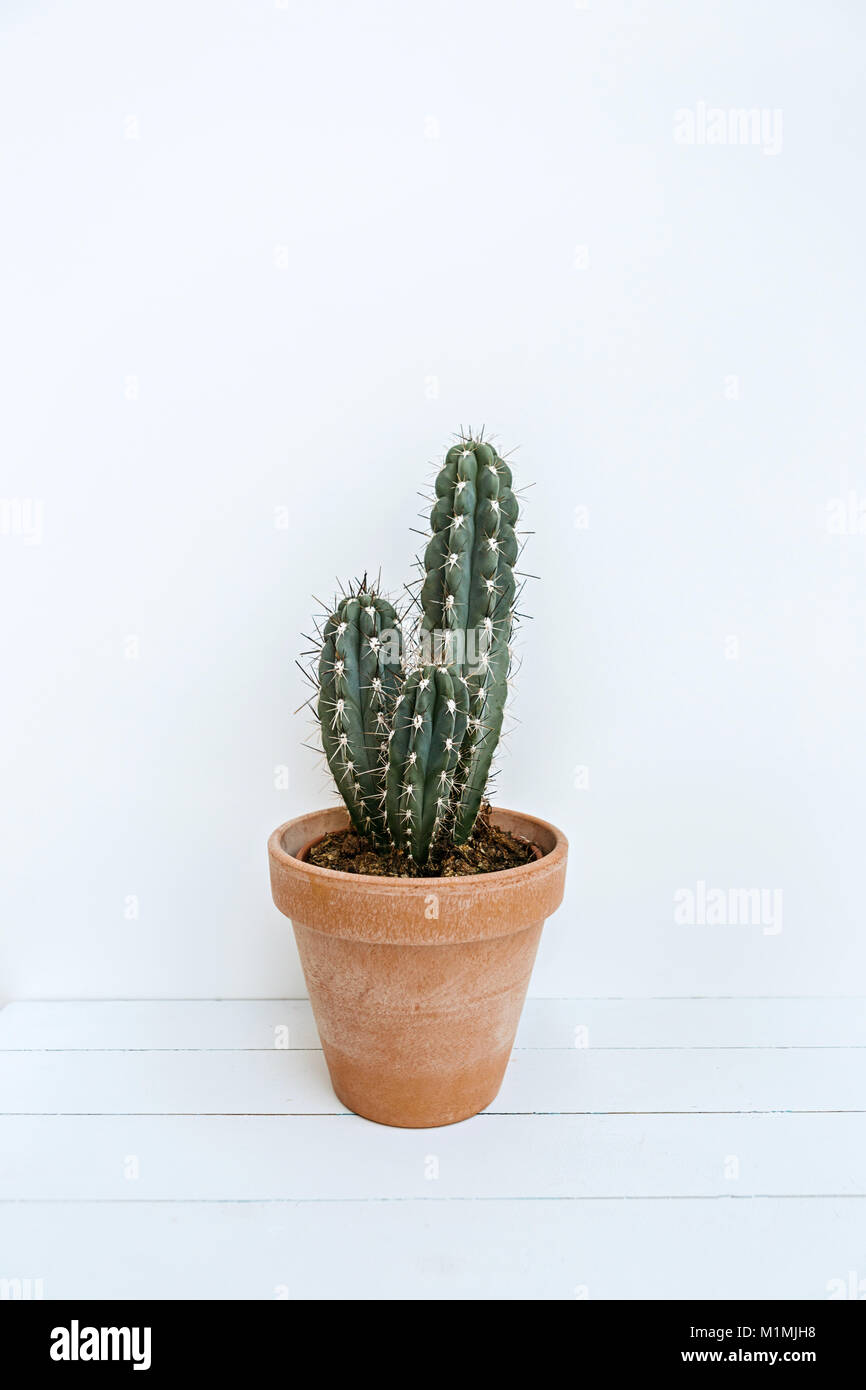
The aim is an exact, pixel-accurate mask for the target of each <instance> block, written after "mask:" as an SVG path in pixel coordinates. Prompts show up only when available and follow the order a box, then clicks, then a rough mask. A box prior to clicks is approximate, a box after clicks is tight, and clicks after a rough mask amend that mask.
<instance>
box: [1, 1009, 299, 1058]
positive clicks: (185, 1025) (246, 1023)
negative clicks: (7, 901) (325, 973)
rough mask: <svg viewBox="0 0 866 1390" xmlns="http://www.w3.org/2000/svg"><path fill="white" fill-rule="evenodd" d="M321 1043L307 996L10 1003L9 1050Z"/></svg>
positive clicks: (6, 1017) (5, 1036)
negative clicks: (291, 997) (287, 997)
mask: <svg viewBox="0 0 866 1390" xmlns="http://www.w3.org/2000/svg"><path fill="white" fill-rule="evenodd" d="M277 1044H279V1046H280V1047H285V1046H288V1047H289V1048H291V1049H294V1048H304V1049H305V1048H309V1047H318V1046H319V1035H318V1033H317V1032H316V1025H315V1023H314V1021H313V1011H312V1009H311V1008H310V1004H309V1001H308V1000H306V999H273V1000H270V999H219V1000H200V999H195V1000H190V999H186V1000H183V999H180V1000H178V999H174V1000H150V999H146V1000H132V1001H130V1000H76V1001H72V1002H68V1003H67V1002H63V1003H55V1002H51V1003H33V1004H31V1003H20V1004H9V1005H7V1007H6V1008H5V1009H4V1010H3V1011H2V1013H0V1051H3V1050H4V1049H19V1048H32V1049H36V1050H38V1049H50V1050H57V1049H63V1050H78V1049H85V1050H88V1049H97V1050H98V1049H103V1048H105V1049H119V1050H122V1049H127V1048H128V1049H135V1050H139V1049H145V1050H146V1049H166V1050H169V1051H172V1050H193V1051H194V1050H201V1051H208V1050H213V1049H216V1050H219V1051H224V1050H226V1049H235V1048H236V1049H239V1050H243V1049H254V1050H259V1049H270V1048H273V1047H275V1046H276V1045H277Z"/></svg>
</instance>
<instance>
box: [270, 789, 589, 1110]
mask: <svg viewBox="0 0 866 1390" xmlns="http://www.w3.org/2000/svg"><path fill="white" fill-rule="evenodd" d="M493 819H494V821H495V822H496V824H497V825H500V826H502V827H503V829H505V830H510V831H512V832H513V833H514V834H516V835H521V836H522V837H523V838H524V839H526V840H529V841H531V842H532V844H534V845H536V846H538V848H539V849H540V851H541V856H540V857H539V858H538V859H536V860H535V861H534V862H533V863H530V864H524V865H521V866H520V867H518V868H515V869H504V870H501V871H499V872H497V873H492V874H472V875H466V876H464V877H460V878H384V877H383V878H377V877H375V876H374V875H371V874H346V873H340V872H337V871H336V870H334V869H322V868H318V867H317V866H316V865H314V864H308V863H306V862H305V861H304V858H303V856H304V855H305V854H306V853H307V851H308V850H309V848H310V846H311V845H312V844H313V843H315V841H316V840H319V839H321V837H322V836H323V835H326V834H328V832H329V831H332V830H340V829H342V828H343V827H344V826H346V825H348V817H347V815H346V813H345V811H343V810H342V809H341V808H335V809H333V810H328V811H314V812H313V813H312V814H311V815H308V816H300V817H298V818H297V819H296V820H291V821H287V822H286V824H285V825H281V826H280V828H279V829H278V830H275V831H274V833H273V835H272V836H271V838H270V840H269V841H268V852H269V856H270V868H271V889H272V892H273V897H274V902H275V903H276V905H277V907H278V908H279V909H280V911H281V912H283V913H285V915H286V916H287V917H290V918H291V921H292V926H293V927H294V931H295V940H296V941H297V943H298V951H299V953H300V957H301V964H302V966H303V969H304V975H305V977H306V981H307V989H308V992H309V995H310V1001H311V1003H312V1006H313V1013H314V1015H315V1018H316V1026H317V1027H318V1030H319V1037H320V1038H321V1040H322V1048H323V1049H324V1053H325V1060H326V1062H327V1064H328V1070H329V1072H330V1074H331V1083H332V1085H333V1087H334V1090H335V1092H336V1093H337V1096H338V1098H339V1099H340V1100H341V1101H342V1102H343V1104H344V1105H345V1106H347V1107H348V1109H349V1110H354V1111H355V1113H356V1114H358V1115H363V1116H365V1117H366V1118H367V1119H368V1120H376V1121H377V1122H378V1123H379V1124H385V1125H399V1126H403V1127H406V1128H409V1129H424V1128H428V1127H431V1126H434V1125H449V1124H454V1123H455V1122H456V1121H457V1120H465V1119H467V1118H468V1117H469V1116H470V1115H475V1114H477V1112H478V1111H479V1110H483V1109H484V1107H485V1106H486V1105H489V1104H490V1103H491V1101H492V1100H494V1098H495V1097H496V1094H497V1092H498V1090H499V1087H500V1086H501V1084H502V1078H503V1075H504V1074H505V1068H506V1065H507V1063H508V1058H509V1056H510V1054H511V1049H512V1047H513V1045H514V1035H515V1033H516V1031H517V1023H518V1020H519V1018H520V1011H521V1009H522V1007H523V1000H524V998H525V996H526V989H527V986H528V984H529V977H530V974H531V972H532V966H533V962H534V960H535V952H536V949H537V947H538V941H539V938H540V936H541V928H542V927H543V925H544V922H545V919H546V918H547V917H549V916H550V914H551V913H552V912H554V911H555V910H556V908H557V907H558V906H559V904H560V902H561V901H562V894H563V888H564V884H565V866H566V858H567V855H568V842H567V840H566V839H565V836H564V835H563V834H562V832H561V831H559V830H557V829H556V828H555V827H554V826H552V825H548V824H547V822H546V821H543V820H537V819H536V818H535V817H534V816H525V815H520V814H519V813H518V812H516V811H505V810H496V811H494V813H493Z"/></svg>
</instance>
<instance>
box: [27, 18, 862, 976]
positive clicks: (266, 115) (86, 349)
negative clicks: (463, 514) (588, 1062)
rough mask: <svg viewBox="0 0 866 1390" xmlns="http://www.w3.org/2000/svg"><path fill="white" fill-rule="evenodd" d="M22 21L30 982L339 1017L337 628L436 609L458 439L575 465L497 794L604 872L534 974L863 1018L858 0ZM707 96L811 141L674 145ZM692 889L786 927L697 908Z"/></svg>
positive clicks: (572, 891) (559, 499)
mask: <svg viewBox="0 0 866 1390" xmlns="http://www.w3.org/2000/svg"><path fill="white" fill-rule="evenodd" d="M4 17H5V35H4V41H3V46H2V56H0V124H2V131H3V138H2V143H0V179H2V189H3V206H4V211H3V216H2V221H0V274H2V281H3V283H2V299H3V305H4V310H3V320H4V328H3V335H2V336H3V360H2V363H0V384H2V396H3V400H2V409H0V431H2V438H0V457H2V484H0V488H2V497H3V499H5V500H6V501H7V502H8V501H14V500H20V499H31V500H32V501H33V502H36V503H40V504H41V507H42V516H43V531H42V535H41V538H40V537H37V539H38V540H39V542H40V543H37V544H31V543H30V538H28V536H27V535H22V534H20V527H19V528H18V529H17V530H16V526H15V524H14V518H13V519H12V520H10V521H9V523H8V524H7V525H6V526H5V528H4V529H5V531H6V532H7V533H8V534H3V535H0V565H2V580H0V582H2V593H3V596H4V602H3V608H2V642H3V654H4V676H3V681H2V689H0V735H2V787H3V796H2V825H0V847H2V859H3V898H4V903H3V912H2V922H0V933H2V935H0V948H2V954H0V1001H2V1000H3V999H9V998H27V997H88V996H89V997H100V996H105V997H170V996H177V997H195V996H202V997H214V996H251V997H252V996H268V997H276V996H282V995H287V994H288V995H292V994H299V993H302V992H303V981H302V977H301V974H300V970H299V967H298V964H297V959H296V956H295V952H294V946H293V944H292V943H291V937H290V933H289V930H288V927H287V924H286V923H285V922H284V920H283V919H282V918H281V917H280V916H279V915H278V914H277V912H276V909H274V908H273V906H272V904H271V902H270V895H269V887H268V877H267V862H266V853H265V842H266V838H267V834H268V832H269V831H270V830H271V829H272V828H273V827H274V826H275V825H276V824H278V823H279V822H280V821H283V820H285V819H287V818H288V817H290V816H292V815H295V814H297V813H300V812H302V811H305V810H309V809H312V808H314V807H316V806H319V805H322V804H325V803H326V802H327V800H328V796H329V793H328V791H327V788H326V782H325V779H324V777H323V775H322V773H321V772H320V771H319V770H318V768H317V765H316V762H315V759H314V758H313V755H312V754H311V753H308V752H307V751H306V750H305V749H304V748H302V747H301V740H302V739H303V738H305V737H306V736H307V733H308V730H307V728H306V726H305V725H304V723H303V720H302V719H301V718H300V717H298V718H293V716H292V710H293V709H294V708H295V707H296V706H297V705H298V704H299V703H300V702H301V700H302V698H303V687H302V684H301V681H300V677H299V676H298V675H297V673H296V670H295V668H294V666H293V661H294V658H295V656H296V654H297V652H298V651H299V650H300V648H301V647H302V646H303V645H304V644H303V642H302V640H301V639H300V637H299V632H300V631H301V630H302V629H308V628H309V615H310V612H311V610H312V608H313V603H312V600H311V597H310V595H311V593H313V592H315V593H318V594H320V595H321V594H323V593H327V592H328V591H329V589H331V590H332V588H333V582H334V577H335V576H336V575H340V576H343V577H345V576H349V575H352V574H353V573H356V572H358V571H359V570H362V569H363V568H364V566H370V567H372V568H378V566H379V565H380V564H381V565H382V567H383V571H384V575H385V578H386V580H387V581H388V582H389V583H390V585H391V586H392V587H394V588H395V589H396V588H398V587H399V586H400V584H401V583H402V582H403V580H404V579H405V578H407V577H409V559H410V556H411V553H412V550H413V548H414V545H415V543H418V542H419V540H420V538H419V537H415V536H412V535H411V534H410V532H409V527H410V526H412V525H417V524H420V523H419V522H418V521H417V518H416V516H415V511H416V507H417V505H418V499H417V497H416V489H417V488H418V487H419V486H421V485H423V483H424V482H425V481H426V480H427V478H428V476H429V463H430V461H431V460H433V459H435V458H436V457H437V455H441V451H442V450H443V449H444V448H445V447H446V446H447V444H448V442H449V436H450V435H451V433H452V432H453V431H454V430H456V429H457V427H458V425H459V424H460V423H461V422H463V423H470V422H471V423H473V424H476V425H477V424H480V423H481V422H485V423H486V424H487V426H488V429H490V430H492V431H494V433H495V434H496V435H497V437H498V441H499V443H500V447H501V448H503V449H508V448H510V447H513V446H516V445H519V446H520V449H519V452H518V454H517V455H516V459H515V470H516V476H517V485H518V486H522V485H524V484H527V483H530V482H532V483H534V484H535V486H534V487H533V488H532V490H531V491H530V492H529V494H528V496H527V502H528V503H529V504H530V505H529V506H528V507H527V513H526V517H527V521H526V524H527V525H528V526H529V527H530V528H531V529H532V530H533V531H534V532H535V533H536V534H535V535H534V536H533V537H532V539H531V543H530V546H529V549H528V550H527V553H526V556H525V559H526V567H527V568H528V569H530V570H532V571H533V572H535V573H537V574H539V575H540V576H541V578H540V580H539V581H538V582H535V583H533V584H532V585H531V586H530V591H529V593H528V595H527V604H526V606H527V607H528V608H529V610H530V611H531V612H532V613H533V614H534V621H533V622H532V623H531V624H527V625H526V629H525V631H524V646H523V654H524V666H523V671H522V674H521V679H520V685H519V689H518V692H517V698H516V701H515V706H514V712H515V714H516V716H517V717H518V718H519V719H520V721H521V722H520V723H519V724H518V725H517V726H516V728H515V730H514V732H513V733H512V735H511V737H510V739H509V744H508V749H507V755H506V757H505V759H504V760H503V763H502V775H501V779H500V784H499V791H498V799H499V800H500V802H501V803H502V804H504V805H510V806H515V807H519V808H522V809H525V810H527V811H531V812H535V813H538V814H541V815H543V816H545V817H547V818H548V819H551V820H553V821H554V822H556V823H557V824H559V825H560V826H562V828H563V829H564V830H565V831H566V833H567V834H568V835H569V837H570V839H571V844H572V860H571V869H570V884H569V893H568V898H567V902H566V905H565V906H564V908H563V909H562V910H561V912H560V913H559V914H558V916H557V917H556V918H555V919H554V920H553V921H552V922H551V923H550V924H549V926H548V928H547V931H546V934H545V937H544V941H543V944H542V947H541V952H540V956H539V960H538V965H537V968H536V972H535V976H534V979H533V990H534V992H535V993H536V994H542V995H565V994H581V995H592V994H598V995H602V994H604V995H679V994H686V995H691V994H713V995H725V994H747V995H764V994H798V993H810V994H821V993H827V994H833V993H856V992H857V991H858V989H859V990H860V991H862V987H863V972H864V964H866V945H864V931H863V925H864V924H863V920H862V919H863V912H862V901H863V895H862V872H863V821H864V802H866V790H864V789H866V780H864V773H866V741H864V737H863V712H864V696H866V680H864V674H866V672H864V619H866V606H864V600H866V584H864V552H866V535H864V534H863V533H862V532H860V531H859V530H858V529H857V524H856V516H855V525H854V526H853V527H852V526H851V525H850V524H849V533H848V534H836V533H835V532H834V531H833V529H832V524H833V523H832V518H833V517H834V516H835V512H834V510H833V499H835V498H840V497H845V498H847V497H848V494H849V493H850V492H853V493H854V498H853V507H854V509H855V510H856V508H857V507H858V506H862V505H864V503H866V465H864V457H863V454H864V416H863V397H862V382H863V376H864V335H863V302H862V279H863V264H862V256H863V244H864V217H863V194H862V189H863V174H864V162H863V145H864V120H863V117H864V111H863V104H864V103H863V96H862V65H863V57H864V16H863V12H862V10H861V8H860V7H859V6H858V5H857V4H855V3H853V0H852V3H849V4H844V3H836V4H825V5H821V6H816V5H813V4H805V3H781V0H778V2H777V3H768V4H763V5H761V6H760V7H756V6H755V5H754V4H752V3H748V0H740V3H728V4H726V5H724V6H719V5H718V4H717V3H715V0H712V2H711V0H700V2H698V0H680V2H679V3H666V4H663V3H656V4H653V3H637V2H635V3H624V0H623V2H622V3H611V4H604V3H602V0H590V8H588V9H586V8H584V7H581V6H579V5H578V6H576V5H575V4H574V3H569V2H568V0H556V2H555V3H554V2H553V0H541V2H536V3H533V4H529V3H504V0H496V3H494V0H469V3H467V2H466V0H460V2H458V0H446V3H433V4H426V5H408V4H405V3H403V4H400V3H396V0H394V2H393V3H387V2H386V0H366V2H365V3H357V4H353V3H348V2H347V0H346V2H344V3H334V2H333V0H325V2H324V3H319V4H313V3H301V0H289V3H288V4H287V5H286V6H285V7H284V8H283V7H281V5H280V4H279V3H278V4H277V5H276V6H275V5H274V4H273V0H236V3H228V2H227V0H207V2H206V3H205V0H183V3H169V0H158V2H157V3H155V2H154V0H150V2H149V3H144V0H137V2H130V0H124V3H117V0H102V3H86V2H82V0H79V3H77V4H76V5H71V6H70V5H61V4H50V3H45V2H44V0H32V3H24V0H13V2H12V3H9V2H8V0H7V3H6V4H5V5H4ZM702 102H703V103H707V104H708V105H709V106H718V107H721V108H724V109H728V108H737V107H759V108H766V109H767V110H768V111H770V112H773V111H775V110H779V111H781V113H782V119H783V141H782V148H781V150H780V151H779V152H777V153H765V151H764V149H763V148H762V147H761V146H760V145H757V146H754V145H737V146H732V147H718V146H712V147H711V146H707V145H701V146H698V145H695V146H687V145H683V144H680V143H678V142H677V141H676V139H675V138H674V130H675V113H676V112H677V111H678V110H680V109H689V110H692V111H696V110H697V109H698V104H699V103H702ZM732 379H735V380H732ZM282 506H288V507H289V508H290V509H291V512H292V518H293V520H292V525H291V528H290V529H289V530H281V529H278V527H277V526H276V525H275V517H276V515H277V512H276V509H278V508H280V507H282ZM578 508H586V509H588V511H587V512H582V511H581V512H578V511H577V510H576V509H578ZM8 515H9V516H10V517H12V515H13V514H12V512H11V511H9V512H8ZM586 516H588V523H589V524H588V527H586V528H585V529H582V528H581V527H580V526H579V525H577V524H576V523H577V522H578V520H580V519H582V518H584V517H586ZM731 638H735V639H736V644H732V643H731V642H730V640H729V639H731ZM130 639H136V640H137V650H138V658H137V659H129V658H130V656H131V655H132V656H133V657H134V653H135V650H136V646H135V643H131V641H130ZM737 652H738V655H737ZM732 653H734V657H733V659H731V654H732ZM281 768H288V770H289V776H288V781H289V785H288V787H287V788H285V789H281V788H279V787H278V786H277V785H276V784H275V779H276V781H277V782H278V781H279V780H280V773H279V771H278V770H279V769H281ZM576 768H585V769H587V770H588V773H581V774H578V775H577V776H576V774H575V769H576ZM587 775H588V782H589V784H588V786H582V785H576V782H577V783H578V784H581V783H583V782H585V780H586V777H587ZM699 880H703V881H705V882H707V883H708V884H709V885H711V886H721V887H724V888H747V887H764V888H767V889H776V888H779V889H781V890H782V891H783V894H784V898H783V902H784V918H783V929H782V931H781V933H779V934H777V935H765V934H764V933H763V932H762V930H761V927H760V926H751V927H721V926H716V927H699V926H696V927H685V926H682V925H678V924H676V923H675V921H674V914H673V899H674V894H675V892H676V891H677V890H678V889H681V888H689V887H692V888H694V886H695V885H696V884H697V882H698V881H699ZM132 898H135V899H137V900H138V905H139V907H138V911H139V915H138V917H137V918H129V917H128V916H127V915H125V914H126V913H127V912H128V911H129V910H130V908H129V902H130V899H132Z"/></svg>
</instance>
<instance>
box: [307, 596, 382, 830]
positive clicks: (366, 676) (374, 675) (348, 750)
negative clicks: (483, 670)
mask: <svg viewBox="0 0 866 1390" xmlns="http://www.w3.org/2000/svg"><path fill="white" fill-rule="evenodd" d="M318 678H319V700H318V706H317V714H318V718H319V724H320V726H321V732H322V746H323V748H324V750H325V757H326V758H327V761H328V766H329V768H330V769H331V773H332V774H333V777H334V781H335V782H336V784H337V789H338V791H339V792H340V795H341V796H342V798H343V800H344V801H345V803H346V806H347V808H348V811H349V815H350V816H351V818H352V824H353V825H354V827H355V829H356V830H357V831H358V832H359V834H361V835H367V836H372V837H373V838H375V839H378V840H384V839H386V838H387V833H388V832H387V825H386V819H385V810H384V804H383V803H384V775H385V767H386V765H387V751H388V731H389V727H390V716H391V710H392V708H393V706H394V702H395V700H396V698H397V695H398V692H399V687H400V684H401V681H402V639H401V634H400V623H399V619H398V617H397V613H396V611H395V610H394V608H393V606H392V605H391V604H390V603H389V602H388V601H387V599H384V598H382V597H380V595H378V594H376V593H374V592H372V591H370V590H369V589H366V588H365V589H361V590H360V591H359V592H357V593H350V594H349V595H348V596H347V597H345V598H344V599H342V600H341V601H340V603H338V604H337V606H336V608H335V611H334V612H333V613H331V614H330V615H329V617H328V620H327V622H326V623H325V628H324V632H323V634H322V649H321V653H320V656H319V667H318Z"/></svg>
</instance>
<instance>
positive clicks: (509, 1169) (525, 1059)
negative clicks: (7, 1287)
mask: <svg viewBox="0 0 866 1390" xmlns="http://www.w3.org/2000/svg"><path fill="white" fill-rule="evenodd" d="M286 1044H288V1045H286ZM0 1051H2V1063H0V1068H2V1076H0V1279H22V1280H25V1279H28V1278H29V1279H31V1280H34V1281H35V1280H41V1281H42V1285H41V1288H42V1290H43V1291H44V1296H45V1297H46V1298H65V1297H82V1298H97V1297H99V1298H103V1297H104V1298H109V1297H115V1298H257V1299H259V1298H263V1299H270V1298H281V1297H282V1298H296V1297H302V1298H304V1297H306V1298H459V1299H465V1298H496V1299H502V1298H504V1299H512V1298H516V1299H532V1298H543V1299H571V1298H647V1297H649V1298H713V1297H719V1298H740V1297H743V1298H813V1299H823V1298H827V1297H828V1296H830V1295H831V1294H832V1295H833V1296H837V1297H838V1296H841V1293H842V1292H843V1291H847V1295H848V1296H851V1294H852V1293H853V1292H856V1291H858V1290H859V1293H860V1296H861V1297H862V1296H866V1009H864V1001H863V1000H859V999H835V1000H826V999H824V1000H821V999H655V1000H644V1001H634V1000H615V999H608V1000H605V999H558V1000H531V1001H529V1002H528V1003H527V1006H526V1009H525V1012H524V1017H523V1022H522V1024H521V1029H520V1033H519V1036H518V1044H517V1048H516V1050H515V1052H514V1055H513V1058H512V1061H511V1064H510V1067H509V1070H508V1075H507V1078H506V1081H505V1085H504V1086H503V1089H502V1091H501V1093H500V1095H499V1097H498V1099H497V1101H496V1102H495V1104H494V1105H493V1106H492V1107H491V1108H490V1110H488V1111H486V1112H485V1113H484V1114H483V1115H480V1116H477V1117H476V1118H475V1119H473V1120H469V1121H466V1122H465V1123H463V1124H460V1125H454V1126H451V1127H450V1128H447V1129H439V1130H395V1129H386V1128H383V1127H381V1126H379V1125H374V1124H370V1123H369V1122H367V1121H365V1120H361V1119H358V1118H357V1117H356V1116H354V1115H350V1114H349V1113H348V1112H346V1111H345V1110H344V1109H343V1108H342V1107H341V1106H340V1104H339V1102H337V1100H336V1098H335V1097H334V1095H333V1092H332V1091H331V1089H330V1085H329V1083H328V1076H327V1071H326V1069H325V1065H324V1062H323V1059H322V1054H321V1052H320V1050H319V1048H318V1039H317V1036H316V1031H315V1027H314V1024H313V1020H312V1015H311V1012H310V1008H309V1005H308V1004H307V1003H306V1002H305V1001H302V1000H272V1001H268V1000H257V1001H220V1002H209V1001H196V1002H137V1003H46V1004H11V1005H9V1006H8V1007H7V1008H6V1009H4V1010H3V1011H2V1013H0ZM861 1281H862V1282H861ZM32 1287H39V1286H36V1285H33V1286H32Z"/></svg>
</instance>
